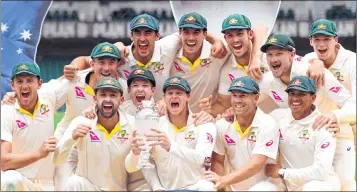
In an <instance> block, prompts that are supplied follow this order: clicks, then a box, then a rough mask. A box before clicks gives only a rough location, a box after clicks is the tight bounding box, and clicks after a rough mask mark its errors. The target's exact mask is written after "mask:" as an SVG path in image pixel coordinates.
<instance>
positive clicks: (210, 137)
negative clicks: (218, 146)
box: [206, 133, 213, 143]
mask: <svg viewBox="0 0 357 192" xmlns="http://www.w3.org/2000/svg"><path fill="white" fill-rule="evenodd" d="M206 134H207V141H208V142H209V143H213V137H212V135H211V133H206Z"/></svg>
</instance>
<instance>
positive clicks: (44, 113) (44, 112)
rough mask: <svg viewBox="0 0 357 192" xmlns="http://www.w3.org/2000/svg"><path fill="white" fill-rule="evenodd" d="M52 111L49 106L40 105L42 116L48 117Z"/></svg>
mask: <svg viewBox="0 0 357 192" xmlns="http://www.w3.org/2000/svg"><path fill="white" fill-rule="evenodd" d="M49 111H50V109H49V108H48V105H47V104H41V105H40V113H41V115H44V116H47V117H48V112H49Z"/></svg>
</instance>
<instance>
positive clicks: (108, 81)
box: [104, 79, 113, 85]
mask: <svg viewBox="0 0 357 192" xmlns="http://www.w3.org/2000/svg"><path fill="white" fill-rule="evenodd" d="M104 84H109V85H111V84H113V81H112V80H110V79H108V80H105V81H104Z"/></svg>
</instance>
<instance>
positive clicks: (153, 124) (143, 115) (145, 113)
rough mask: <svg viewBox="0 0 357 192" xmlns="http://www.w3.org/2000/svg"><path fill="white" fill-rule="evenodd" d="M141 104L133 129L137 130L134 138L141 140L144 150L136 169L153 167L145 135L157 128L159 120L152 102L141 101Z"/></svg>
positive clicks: (148, 143) (148, 142)
mask: <svg viewBox="0 0 357 192" xmlns="http://www.w3.org/2000/svg"><path fill="white" fill-rule="evenodd" d="M141 103H142V105H141V106H140V107H139V110H138V112H137V113H136V116H135V128H136V130H137V131H136V136H137V137H139V138H142V139H143V142H144V144H145V145H144V150H143V151H141V153H140V157H139V161H138V164H137V169H142V168H153V167H155V165H154V164H152V163H151V162H150V155H151V154H150V151H151V149H152V147H151V146H150V143H152V142H150V141H147V140H146V137H145V135H146V134H149V133H152V131H151V130H150V129H152V128H159V118H160V116H159V114H158V113H157V108H158V107H157V105H156V104H155V103H154V102H152V101H149V100H143V101H142V102H141ZM153 142H155V141H153Z"/></svg>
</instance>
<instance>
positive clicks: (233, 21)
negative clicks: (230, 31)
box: [228, 18, 238, 25]
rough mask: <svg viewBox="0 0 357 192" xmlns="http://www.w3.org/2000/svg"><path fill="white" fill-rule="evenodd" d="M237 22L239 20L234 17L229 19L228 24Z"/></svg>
mask: <svg viewBox="0 0 357 192" xmlns="http://www.w3.org/2000/svg"><path fill="white" fill-rule="evenodd" d="M237 22H238V20H237V19H235V18H232V19H231V20H229V22H228V24H230V25H233V24H236V23H237Z"/></svg>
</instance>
